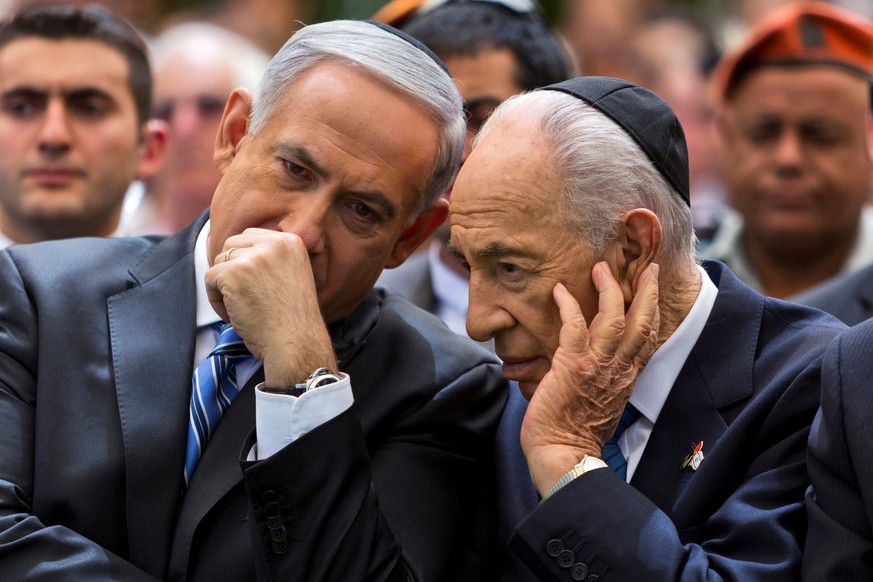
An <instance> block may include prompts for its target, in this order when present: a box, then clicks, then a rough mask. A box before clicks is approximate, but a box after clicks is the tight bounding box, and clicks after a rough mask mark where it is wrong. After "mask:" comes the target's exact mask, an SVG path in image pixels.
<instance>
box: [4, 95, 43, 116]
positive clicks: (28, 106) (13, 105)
mask: <svg viewBox="0 0 873 582" xmlns="http://www.w3.org/2000/svg"><path fill="white" fill-rule="evenodd" d="M3 110H4V111H6V113H8V114H10V115H11V116H13V117H28V116H30V115H33V114H34V113H36V111H37V103H36V102H35V101H34V100H33V99H7V100H5V101H4V103H3Z"/></svg>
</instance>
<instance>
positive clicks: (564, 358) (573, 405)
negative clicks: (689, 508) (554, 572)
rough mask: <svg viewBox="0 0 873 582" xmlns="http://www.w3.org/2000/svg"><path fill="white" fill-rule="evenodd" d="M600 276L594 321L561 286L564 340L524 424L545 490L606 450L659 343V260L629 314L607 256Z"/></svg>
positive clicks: (537, 481)
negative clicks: (582, 461)
mask: <svg viewBox="0 0 873 582" xmlns="http://www.w3.org/2000/svg"><path fill="white" fill-rule="evenodd" d="M592 278H593V281H594V286H595V288H596V289H597V291H598V293H599V294H600V298H599V311H598V314H597V316H596V317H595V318H594V321H592V322H591V326H590V328H589V327H588V326H587V324H586V321H585V317H584V316H583V315H582V311H581V310H580V308H579V304H578V303H577V302H576V300H575V299H574V298H573V296H572V295H571V294H570V292H569V291H567V289H566V288H565V287H564V286H563V285H562V284H560V283H559V284H558V285H556V286H555V289H554V297H555V302H556V303H557V305H558V309H559V311H560V315H561V322H562V326H561V332H560V337H559V347H558V349H557V351H556V352H555V355H554V357H553V358H552V367H551V370H550V371H549V372H548V373H547V374H546V375H545V377H543V379H542V381H541V382H540V384H539V386H537V389H536V391H535V393H534V395H533V397H532V398H531V400H530V404H529V405H528V409H527V413H526V414H525V417H524V421H523V422H522V426H521V446H522V449H523V451H524V454H525V457H526V459H527V463H528V468H529V469H530V473H531V478H532V479H533V483H534V485H535V486H536V488H537V490H538V491H539V493H540V495H543V494H545V493H546V492H547V491H548V490H549V489H550V488H551V487H552V485H554V484H555V483H556V482H557V481H558V480H559V479H560V478H561V477H563V476H564V474H565V473H566V472H567V471H569V470H570V469H571V468H572V467H573V465H575V464H576V463H578V462H579V460H580V459H582V457H583V456H584V455H592V456H596V457H598V458H599V457H600V450H601V448H602V447H603V444H604V443H605V442H606V441H607V440H609V438H610V437H611V436H612V433H613V432H614V431H615V428H616V426H617V425H618V421H619V419H620V418H621V414H622V412H623V411H624V407H625V404H626V403H627V401H628V399H629V398H630V395H631V393H632V392H633V387H634V382H635V380H636V378H637V375H638V374H639V372H640V371H641V370H642V369H643V367H644V366H645V364H646V362H648V360H649V357H651V355H652V353H653V352H654V351H655V348H656V347H657V344H658V326H659V321H660V315H659V311H658V265H656V264H650V265H649V266H648V267H647V268H646V270H645V271H644V272H643V274H642V275H641V276H640V282H639V289H638V290H637V293H636V295H635V296H634V299H633V302H632V303H631V306H630V309H629V310H628V311H627V313H626V314H625V311H624V299H623V295H622V292H621V289H620V288H619V285H618V283H617V282H616V280H615V278H614V277H613V276H612V274H611V273H610V271H609V267H608V266H607V265H606V263H598V264H596V265H595V266H594V269H593V270H592Z"/></svg>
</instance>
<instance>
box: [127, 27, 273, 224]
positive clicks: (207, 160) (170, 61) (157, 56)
mask: <svg viewBox="0 0 873 582" xmlns="http://www.w3.org/2000/svg"><path fill="white" fill-rule="evenodd" d="M151 49H152V54H153V57H154V58H153V63H154V74H155V99H154V102H155V104H154V117H155V118H157V119H160V120H163V121H165V122H166V123H167V127H168V132H169V134H168V136H167V155H166V159H165V161H164V165H163V166H162V167H161V169H160V171H158V172H157V173H156V174H155V175H154V176H152V177H151V178H150V179H149V180H148V184H147V191H146V194H145V196H144V198H143V199H142V202H141V203H140V206H139V207H138V208H136V209H135V211H134V214H133V216H131V217H130V219H131V221H132V222H131V224H130V227H129V229H128V230H129V231H130V233H131V234H170V233H173V232H176V231H177V230H179V229H180V228H182V227H183V226H185V225H187V224H188V223H189V222H191V221H192V220H194V219H195V218H196V217H197V216H198V215H199V214H200V213H201V212H203V211H204V210H205V209H206V208H208V207H209V201H210V200H211V199H212V193H213V192H215V187H216V186H217V185H218V180H219V178H220V175H219V174H218V171H217V170H216V169H215V163H214V162H213V161H212V152H213V149H214V147H215V134H216V132H217V131H218V122H219V121H220V120H221V114H222V113H223V112H224V104H225V102H226V101H227V96H228V95H230V92H231V91H233V90H234V89H235V88H237V87H245V88H247V89H249V90H252V91H253V90H254V89H255V88H256V87H257V85H258V81H259V80H260V78H261V75H262V74H263V72H264V69H266V68H267V63H268V62H269V61H270V56H269V55H268V54H266V53H265V52H264V51H262V50H261V49H260V48H258V47H257V46H256V45H255V44H254V43H252V42H251V41H249V40H247V39H245V38H243V37H241V36H239V35H238V34H236V33H233V32H231V31H229V30H226V29H224V28H221V27H218V26H215V25H212V24H207V23H202V22H188V23H182V24H177V25H174V26H171V27H169V28H167V29H165V30H163V31H162V32H161V34H160V35H158V36H157V37H156V38H155V39H154V40H153V41H152V42H151Z"/></svg>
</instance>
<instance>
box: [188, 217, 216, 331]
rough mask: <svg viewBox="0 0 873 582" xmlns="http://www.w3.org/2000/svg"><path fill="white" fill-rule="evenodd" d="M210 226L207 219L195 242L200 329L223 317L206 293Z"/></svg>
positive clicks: (197, 310) (198, 321)
mask: <svg viewBox="0 0 873 582" xmlns="http://www.w3.org/2000/svg"><path fill="white" fill-rule="evenodd" d="M209 227H210V222H209V221H208V220H207V221H206V223H205V224H204V225H203V228H201V229H200V234H198V235H197V240H196V241H195V242H194V277H195V278H194V280H195V282H196V285H195V287H196V288H197V299H196V306H195V309H196V313H197V328H198V329H200V328H201V327H205V326H207V325H212V324H213V323H215V322H217V321H221V318H220V317H218V314H216V313H215V310H214V309H212V304H211V303H209V296H208V295H207V294H206V271H208V270H209V257H208V256H207V252H208V251H207V249H206V244H207V243H208V242H209Z"/></svg>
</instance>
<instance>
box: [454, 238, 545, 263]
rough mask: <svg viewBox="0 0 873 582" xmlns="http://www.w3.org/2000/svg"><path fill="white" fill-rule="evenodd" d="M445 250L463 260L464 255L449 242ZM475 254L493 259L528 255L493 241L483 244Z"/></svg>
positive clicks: (478, 256)
mask: <svg viewBox="0 0 873 582" xmlns="http://www.w3.org/2000/svg"><path fill="white" fill-rule="evenodd" d="M446 250H448V252H449V254H450V255H452V256H454V257H455V258H457V259H459V260H464V255H463V254H462V253H461V252H460V251H459V250H458V249H457V248H455V247H454V246H452V243H451V242H449V243H448V244H446ZM474 254H475V256H476V257H477V258H480V259H494V258H497V259H499V258H505V257H522V258H526V257H527V256H528V255H527V254H526V253H523V252H520V251H517V250H515V249H512V248H510V247H508V246H506V245H505V244H503V243H499V242H493V243H490V244H487V245H485V246H484V247H483V248H481V249H479V250H478V251H476V252H475V253H474Z"/></svg>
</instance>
